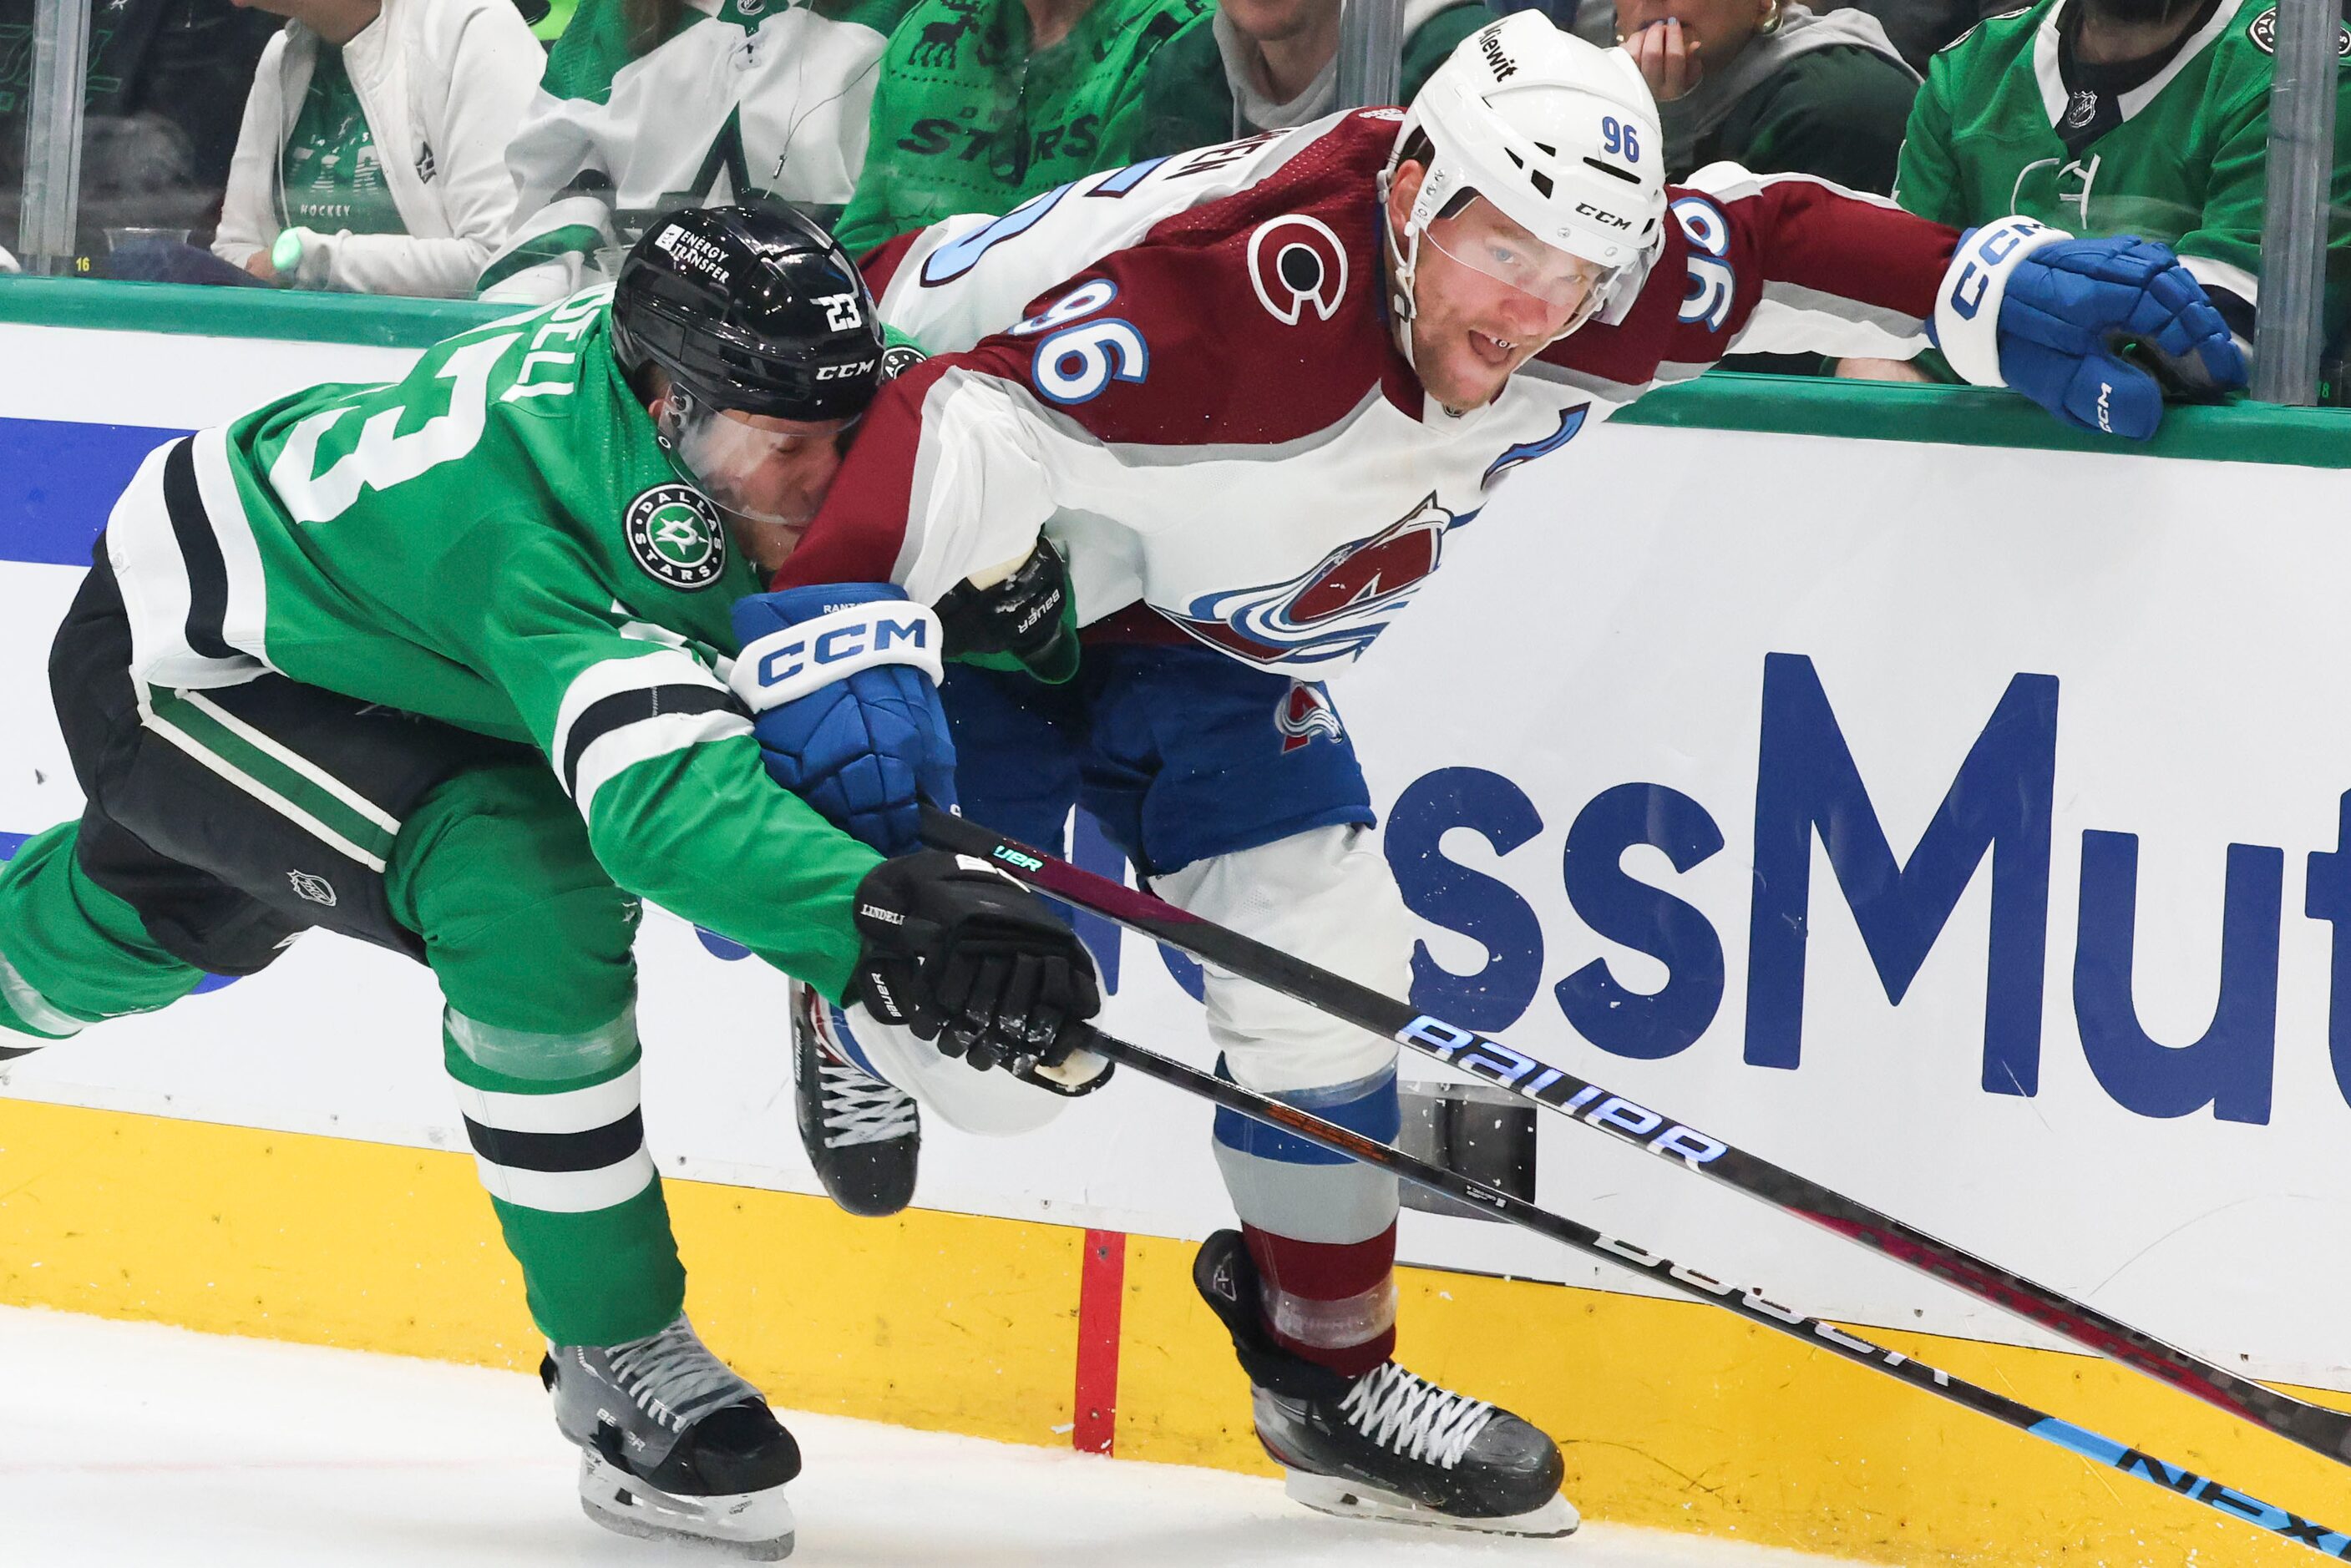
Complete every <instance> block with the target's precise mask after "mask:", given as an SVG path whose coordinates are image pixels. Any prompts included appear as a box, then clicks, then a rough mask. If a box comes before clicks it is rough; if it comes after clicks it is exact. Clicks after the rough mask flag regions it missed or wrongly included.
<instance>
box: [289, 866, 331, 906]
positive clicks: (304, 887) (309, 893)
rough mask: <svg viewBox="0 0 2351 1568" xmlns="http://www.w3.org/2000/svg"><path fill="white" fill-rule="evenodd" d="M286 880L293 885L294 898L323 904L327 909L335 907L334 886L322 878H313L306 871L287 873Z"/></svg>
mask: <svg viewBox="0 0 2351 1568" xmlns="http://www.w3.org/2000/svg"><path fill="white" fill-rule="evenodd" d="M286 880H287V881H288V882H289V883H291V884H293V887H294V896H295V897H296V898H304V899H307V900H308V901H309V902H311V903H313V904H324V905H325V906H326V907H327V908H328V909H333V908H334V907H335V885H334V884H333V883H332V882H329V881H328V880H327V879H326V878H325V877H314V876H312V875H311V874H310V873H309V872H308V871H288V872H287V873H286Z"/></svg>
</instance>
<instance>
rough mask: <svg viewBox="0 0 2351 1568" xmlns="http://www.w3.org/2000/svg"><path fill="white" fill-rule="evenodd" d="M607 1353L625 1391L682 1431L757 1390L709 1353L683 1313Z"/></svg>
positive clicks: (655, 1416) (664, 1422)
mask: <svg viewBox="0 0 2351 1568" xmlns="http://www.w3.org/2000/svg"><path fill="white" fill-rule="evenodd" d="M604 1355H605V1359H606V1361H607V1362H608V1364H609V1365H610V1366H611V1371H612V1382H613V1383H614V1385H615V1386H618V1387H619V1388H620V1390H621V1392H622V1393H623V1394H625V1395H627V1396H628V1397H629V1398H630V1399H631V1400H632V1401H634V1402H635V1404H636V1407H637V1408H638V1409H640V1410H643V1412H644V1413H645V1414H646V1415H648V1416H651V1417H653V1419H654V1420H655V1421H658V1422H660V1423H661V1424H662V1425H664V1426H665V1427H667V1428H670V1429H671V1430H672V1431H677V1432H683V1431H684V1430H685V1429H686V1428H688V1427H690V1426H692V1425H693V1424H694V1423H695V1422H696V1421H698V1420H700V1419H702V1417H705V1416H707V1415H709V1414H711V1413H712V1412H713V1411H715V1410H723V1409H725V1408H726V1407H727V1406H729V1405H734V1404H739V1403H740V1402H742V1401H743V1400H744V1399H747V1398H751V1397H757V1395H758V1390H757V1389H755V1388H753V1387H752V1386H750V1385H749V1384H748V1383H746V1382H744V1381H743V1379H742V1378H740V1377H738V1376H736V1375H735V1374H734V1372H732V1371H731V1370H729V1369H728V1367H727V1366H726V1363H725V1362H723V1361H721V1360H719V1359H718V1357H716V1356H715V1355H711V1354H710V1351H709V1349H708V1347H707V1346H705V1345H704V1344H703V1343H702V1341H701V1340H700V1339H698V1338H696V1337H695V1332H694V1325H693V1324H690V1323H688V1322H686V1321H685V1319H684V1316H682V1315H681V1316H680V1317H679V1318H678V1320H677V1321H676V1322H674V1323H673V1324H670V1325H669V1326H668V1327H667V1328H665V1329H664V1330H662V1331H661V1332H660V1333H659V1334H653V1335H652V1336H651V1337H650V1338H646V1339H639V1340H632V1341H631V1342H630V1343H628V1344H627V1345H614V1346H612V1347H611V1349H610V1350H607V1351H606V1352H605V1353H604Z"/></svg>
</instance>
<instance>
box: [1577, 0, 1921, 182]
mask: <svg viewBox="0 0 2351 1568" xmlns="http://www.w3.org/2000/svg"><path fill="white" fill-rule="evenodd" d="M1616 26H1617V28H1618V30H1619V32H1620V34H1621V35H1622V36H1621V38H1620V42H1622V43H1623V44H1624V46H1625V53H1626V54H1629V55H1631V56H1632V57H1633V59H1634V61H1635V63H1636V64H1637V65H1639V66H1640V67H1641V75H1642V76H1643V77H1644V78H1646V79H1647V81H1648V84H1649V90H1650V91H1651V92H1653V93H1655V94H1656V96H1657V117H1658V119H1659V120H1660V121H1661V122H1662V123H1663V125H1664V127H1665V131H1666V177H1667V179H1668V180H1684V179H1687V178H1688V177H1689V175H1690V173H1691V172H1692V171H1694V170H1698V169H1702V168H1704V167H1705V166H1706V165H1708V164H1709V163H1714V162H1718V161H1725V160H1728V161H1730V162H1733V163H1738V164H1742V165H1744V166H1745V167H1747V168H1749V169H1751V170H1753V171H1756V172H1757V173H1759V174H1817V175H1819V176H1820V177H1821V178H1823V179H1824V180H1834V181H1835V182H1837V183H1838V184H1840V185H1844V186H1847V187H1849V188H1851V189H1853V190H1855V191H1874V192H1878V193H1879V194H1881V195H1882V194H1884V193H1885V192H1888V191H1891V190H1892V189H1893V188H1894V167H1895V161H1896V157H1897V156H1898V154H1899V153H1900V151H1901V148H1902V127H1903V123H1904V121H1905V120H1906V119H1907V118H1908V116H1909V113H1910V101H1911V99H1912V98H1913V97H1914V96H1915V95H1916V94H1917V90H1918V77H1917V72H1915V71H1913V70H1912V69H1911V68H1910V67H1908V66H1907V65H1905V64H1903V62H1902V57H1901V56H1900V55H1899V54H1897V53H1896V52H1895V48H1894V46H1893V45H1892V44H1891V43H1889V42H1888V41H1887V40H1886V29H1885V28H1884V27H1882V26H1879V25H1878V22H1877V18H1876V17H1875V16H1870V15H1869V14H1868V13H1867V12H1865V11H1855V10H1839V11H1827V12H1813V11H1808V10H1806V9H1805V8H1804V7H1803V6H1802V5H1792V4H1782V0H1617V4H1616Z"/></svg>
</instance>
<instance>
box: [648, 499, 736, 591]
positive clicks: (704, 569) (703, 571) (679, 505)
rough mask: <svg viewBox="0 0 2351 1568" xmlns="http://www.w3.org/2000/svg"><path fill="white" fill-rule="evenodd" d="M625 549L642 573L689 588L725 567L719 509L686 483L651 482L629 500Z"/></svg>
mask: <svg viewBox="0 0 2351 1568" xmlns="http://www.w3.org/2000/svg"><path fill="white" fill-rule="evenodd" d="M625 530H626V533H627V535H628V540H629V554H630V556H632V557H633V558H634V559H635V561H636V563H637V565H638V566H643V568H644V569H645V575H646V576H649V577H651V578H653V580H654V581H655V582H657V583H661V584H663V585H664V586H665V587H673V588H679V589H683V590H684V591H685V592H687V593H692V592H693V591H694V590H695V589H696V588H706V587H709V586H710V585H711V584H713V583H715V582H716V581H717V580H718V578H719V575H720V574H721V573H723V572H725V571H726V529H725V528H724V527H723V526H721V524H719V521H718V509H717V508H716V507H715V506H713V505H711V504H710V503H709V501H708V500H707V499H706V498H705V497H704V495H703V493H702V492H700V491H699V490H696V489H695V488H694V486H692V485H691V484H656V485H654V486H653V488H652V489H651V490H648V491H645V492H644V493H642V494H640V495H639V496H638V497H637V498H636V499H635V500H634V501H632V502H630V503H629V511H628V518H627V522H626V524H625Z"/></svg>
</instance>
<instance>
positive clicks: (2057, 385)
mask: <svg viewBox="0 0 2351 1568" xmlns="http://www.w3.org/2000/svg"><path fill="white" fill-rule="evenodd" d="M1930 335H1931V336H1932V337H1934V339H1935V343H1936V346H1937V347H1938V348H1941V349H1942V350H1943V352H1944V355H1945V356H1946V357H1947V358H1949V360H1950V362H1951V366H1952V368H1953V369H1956V370H1958V371H1959V374H1960V375H1962V376H1964V377H1966V378H1967V379H1969V380H1970V381H1973V382H1975V383H1976V384H1977V385H1979V386H2008V387H2013V388H2014V389H2016V390H2018V391H2020V392H2022V393H2023V394H2024V395H2025V396H2026V397H2028V398H2031V399H2032V400H2033V401H2034V402H2036V403H2039V404H2040V405H2041V406H2042V407H2043V408H2045V409H2047V410H2049V411H2050V412H2051V413H2053V414H2055V415H2056V416H2057V417H2058V418H2059V419H2060V420H2062V421H2064V422H2065V423H2067V424H2069V425H2073V426H2074V427H2075V428H2076V429H2080V430H2087V431H2105V432H2106V433H2108V434H2113V435H2120V436H2126V437H2128V438H2130V439H2131V440H2133V441H2145V440H2147V438H2148V437H2149V436H2151V435H2153V434H2154V433H2155V431H2156V427H2157V426H2158V424H2160V423H2161V422H2162V420H2163V392H2162V389H2161V388H2160V387H2159V386H2158V385H2157V382H2156V379H2155V378H2154V377H2153V376H2151V375H2149V374H2148V373H2147V371H2146V370H2145V369H2141V368H2140V367H2138V366H2137V365H2134V364H2131V363H2130V362H2129V361H2127V360H2126V359H2125V358H2122V357H2121V354H2120V352H2119V351H2120V350H2121V349H2122V348H2124V347H2125V346H2126V345H2128V344H2134V343H2135V344H2137V345H2139V346H2141V347H2142V348H2144V349H2145V350H2146V351H2147V352H2148V353H2150V354H2152V355H2157V356H2160V357H2161V358H2163V359H2164V360H2166V361H2167V362H2168V363H2169V364H2171V365H2172V366H2174V367H2176V368H2177V369H2178V371H2179V373H2180V374H2181V376H2182V378H2183V379H2186V380H2188V381H2190V382H2192V383H2196V384H2199V385H2204V386H2208V387H2209V389H2210V390H2213V391H2231V390H2234V389H2237V388H2240V387H2242V386H2243V385H2244V384H2245V358H2244V355H2243V354H2242V353H2241V352H2240V351H2239V349H2238V348H2237V346H2236V343H2235V341H2234V340H2233V339H2232V338H2231V337H2230V334H2229V327H2228V325H2227V323H2225V322H2224V321H2222V320H2221V319H2220V312H2219V311H2218V310H2215V309H2214V308H2213V307H2212V302H2211V301H2210V299H2207V298H2206V297H2205V296H2204V290H2203V288H2202V286H2200V285H2199V284H2198V283H2197V281H2196V279H2195V278H2194V277H2193V276H2191V275H2189V272H2188V270H2187V269H2186V268H2185V267H2183V266H2181V265H2179V258H2178V257H2177V256H2175V255H2174V254H2172V253H2171V251H2170V250H2169V249H2168V247H2166V246H2163V245H2159V244H2155V243H2154V242H2152V241H2149V240H2141V239H2134V238H2131V237H2128V236H2124V237H2121V238H2117V239H2109V240H2077V239H2073V238H2071V237H2069V236H2067V235H2066V234H2063V233H2062V232H2060V231H2058V230H2055V229H2051V228H2048V227H2046V226H2044V225H2043V224H2040V223H2034V222H2032V220H2031V219H2027V218H2007V219H2003V220H2002V221H2001V222H2000V223H1991V224H1987V225H1986V226H1985V227H1983V228H1980V229H1973V230H1970V231H1969V232H1968V233H1967V234H1963V235H1961V236H1960V238H1959V249H1958V251H1957V252H1956V253H1955V254H1954V255H1953V257H1952V261H1951V268H1950V271H1949V273H1948V274H1947V275H1945V278H1944V285H1943V291H1942V296H1941V297H1940V298H1939V299H1938V301H1937V302H1936V306H1935V317H1934V320H1933V323H1932V325H1931V327H1930Z"/></svg>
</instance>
